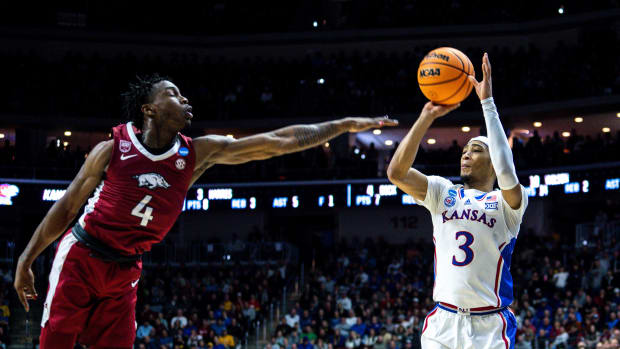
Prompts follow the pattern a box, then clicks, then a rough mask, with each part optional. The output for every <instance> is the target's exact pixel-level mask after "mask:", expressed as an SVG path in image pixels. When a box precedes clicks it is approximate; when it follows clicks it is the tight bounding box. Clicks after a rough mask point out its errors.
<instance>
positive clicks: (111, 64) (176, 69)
mask: <svg viewBox="0 0 620 349" xmlns="http://www.w3.org/2000/svg"><path fill="white" fill-rule="evenodd" d="M601 42H610V43H615V42H618V38H617V32H616V31H615V30H613V28H611V25H605V24H601V25H600V26H597V27H594V28H591V29H589V30H583V31H581V32H580V34H579V39H578V40H577V41H576V42H572V43H565V42H563V41H561V40H560V41H557V42H555V43H549V44H546V45H545V47H540V46H536V45H534V44H530V45H526V46H523V45H514V46H503V47H497V46H495V47H459V49H461V50H463V51H464V52H465V53H466V54H467V55H468V56H469V57H470V59H471V60H472V62H473V63H474V65H475V68H476V70H477V71H479V70H480V66H479V64H480V63H479V62H480V59H481V56H482V54H483V52H485V51H488V52H489V55H490V59H491V61H492V62H493V76H494V81H493V85H494V86H493V88H494V96H495V99H496V101H497V103H498V105H501V106H502V108H505V107H509V106H522V105H526V104H532V103H543V102H552V101H560V100H567V99H574V98H584V97H590V96H604V95H610V94H614V93H618V92H620V61H618V60H617V59H616V57H617V56H618V55H619V54H620V52H618V50H620V49H619V47H620V46H619V45H600V43H601ZM442 44H444V45H448V46H450V43H449V42H445V43H442ZM437 45H439V43H437ZM434 48H435V47H431V46H416V47H411V49H410V50H408V51H404V52H383V51H381V52H376V51H365V52H359V51H356V52H344V51H342V52H340V53H334V54H324V53H322V52H321V51H317V52H314V53H308V54H307V55H306V56H305V57H303V58H296V57H293V58H291V57H278V58H263V57H254V58H252V57H246V58H240V59H239V60H232V59H230V58H225V57H210V56H202V55H198V54H185V53H180V52H177V51H174V50H171V52H170V53H167V54H162V55H157V54H148V53H147V54H146V55H144V56H137V55H135V54H134V53H133V52H126V53H124V54H119V55H117V56H115V57H109V58H104V57H105V56H103V55H101V54H100V53H98V52H94V53H88V54H86V53H81V52H72V51H68V53H67V54H66V55H65V56H64V57H62V58H60V59H54V58H51V57H48V56H46V55H41V54H36V53H34V52H18V51H14V52H11V53H9V52H5V53H0V63H1V64H2V65H4V66H10V67H11V69H10V70H7V71H6V74H5V76H4V79H5V83H6V84H7V85H9V86H11V87H12V88H10V89H8V90H7V92H6V93H3V94H1V95H0V103H2V105H3V106H4V107H3V110H2V113H5V114H8V115H24V114H26V115H40V116H41V117H44V116H45V117H48V116H61V117H62V116H64V117H79V118H106V119H109V120H110V121H111V123H112V120H121V119H122V118H123V117H122V116H121V115H120V114H119V111H120V94H121V92H123V91H124V90H125V89H126V88H127V84H128V83H129V81H132V80H134V79H135V75H136V74H140V75H142V74H147V73H153V72H159V73H160V74H164V75H167V76H170V77H171V79H172V81H173V82H175V83H176V84H177V85H178V86H179V88H180V90H181V93H182V94H184V95H185V96H186V97H188V98H189V100H190V103H191V104H192V105H193V106H194V115H195V116H196V120H248V119H265V118H269V119H272V118H287V119H290V120H291V122H294V118H295V117H324V118H332V117H342V116H347V115H384V114H391V115H397V114H398V113H416V114H417V113H418V112H419V110H420V107H421V106H422V105H423V103H424V102H425V98H424V97H423V95H422V94H421V93H420V91H419V87H418V85H417V78H416V74H417V69H418V64H419V62H420V61H421V59H422V58H423V56H424V55H425V54H426V53H427V52H429V51H430V50H432V49H434ZM576 67H578V69H576ZM479 109H480V106H479V103H478V101H477V99H476V98H474V97H471V98H469V99H468V100H467V101H466V102H465V103H464V104H463V106H462V107H461V110H476V111H478V110H479ZM233 125H234V124H232V123H231V126H233Z"/></svg>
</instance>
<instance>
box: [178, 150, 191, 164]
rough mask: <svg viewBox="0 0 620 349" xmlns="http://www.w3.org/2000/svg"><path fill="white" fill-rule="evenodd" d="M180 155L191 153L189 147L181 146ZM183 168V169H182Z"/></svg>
mask: <svg viewBox="0 0 620 349" xmlns="http://www.w3.org/2000/svg"><path fill="white" fill-rule="evenodd" d="M179 155H181V156H187V155H189V149H187V148H185V147H181V148H179ZM180 170H181V169H180Z"/></svg>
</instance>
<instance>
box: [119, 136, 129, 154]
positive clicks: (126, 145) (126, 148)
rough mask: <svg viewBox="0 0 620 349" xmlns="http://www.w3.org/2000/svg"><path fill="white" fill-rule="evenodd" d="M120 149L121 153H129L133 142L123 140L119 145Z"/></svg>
mask: <svg viewBox="0 0 620 349" xmlns="http://www.w3.org/2000/svg"><path fill="white" fill-rule="evenodd" d="M118 149H119V150H120V151H121V153H127V152H128V151H130V150H131V142H130V141H126V140H123V139H121V142H120V144H119V145H118Z"/></svg>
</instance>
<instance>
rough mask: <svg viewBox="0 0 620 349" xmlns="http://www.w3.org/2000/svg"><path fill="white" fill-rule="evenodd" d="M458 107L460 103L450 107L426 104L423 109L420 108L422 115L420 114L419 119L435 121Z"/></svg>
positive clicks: (431, 103)
mask: <svg viewBox="0 0 620 349" xmlns="http://www.w3.org/2000/svg"><path fill="white" fill-rule="evenodd" d="M460 106H461V103H459V104H452V105H441V104H435V103H433V102H427V103H426V104H425V105H424V108H422V113H421V114H420V117H430V118H431V119H433V120H435V119H437V118H440V117H442V116H444V115H446V114H448V113H449V112H451V111H453V110H454V109H456V108H458V107H460Z"/></svg>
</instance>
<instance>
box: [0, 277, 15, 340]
mask: <svg viewBox="0 0 620 349" xmlns="http://www.w3.org/2000/svg"><path fill="white" fill-rule="evenodd" d="M12 290H13V273H12V271H11V270H10V267H6V266H3V267H2V268H0V349H7V347H8V345H9V344H11V343H10V337H9V322H10V318H11V308H10V297H9V296H10V292H11V291H12Z"/></svg>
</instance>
